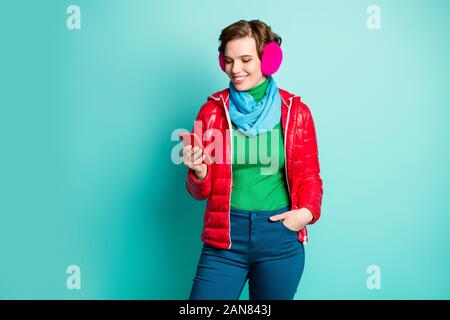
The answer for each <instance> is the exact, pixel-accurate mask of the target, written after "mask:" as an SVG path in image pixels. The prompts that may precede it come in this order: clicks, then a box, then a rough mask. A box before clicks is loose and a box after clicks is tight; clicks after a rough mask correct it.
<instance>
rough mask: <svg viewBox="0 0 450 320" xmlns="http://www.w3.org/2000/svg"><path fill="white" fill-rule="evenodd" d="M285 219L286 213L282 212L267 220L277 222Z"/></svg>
mask: <svg viewBox="0 0 450 320" xmlns="http://www.w3.org/2000/svg"><path fill="white" fill-rule="evenodd" d="M286 217H287V212H284V213H280V214H276V215H274V216H271V217H270V218H269V219H270V220H271V221H278V220H281V219H284V218H286Z"/></svg>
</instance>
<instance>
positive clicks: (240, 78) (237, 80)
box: [233, 76, 248, 84]
mask: <svg viewBox="0 0 450 320" xmlns="http://www.w3.org/2000/svg"><path fill="white" fill-rule="evenodd" d="M247 78H248V76H239V77H233V82H234V83H236V84H239V83H242V82H244V81H245V79H247Z"/></svg>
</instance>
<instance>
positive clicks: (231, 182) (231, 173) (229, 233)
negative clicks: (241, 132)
mask: <svg viewBox="0 0 450 320" xmlns="http://www.w3.org/2000/svg"><path fill="white" fill-rule="evenodd" d="M220 97H221V98H222V102H223V108H224V109H225V114H226V116H227V122H228V129H229V132H230V144H231V150H230V158H231V159H230V161H231V163H230V178H231V179H230V197H229V199H228V201H229V204H228V226H229V229H228V238H229V239H230V246H229V247H228V249H230V248H231V217H230V216H231V213H230V210H231V190H232V186H233V129H232V126H231V119H230V115H229V114H228V110H227V105H226V102H225V100H224V99H223V96H222V95H221V96H220ZM225 150H226V148H225Z"/></svg>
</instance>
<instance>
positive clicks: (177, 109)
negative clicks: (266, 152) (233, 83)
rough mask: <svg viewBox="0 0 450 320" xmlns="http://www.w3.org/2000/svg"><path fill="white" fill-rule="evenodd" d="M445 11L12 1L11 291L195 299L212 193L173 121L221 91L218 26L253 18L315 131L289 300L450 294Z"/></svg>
mask: <svg viewBox="0 0 450 320" xmlns="http://www.w3.org/2000/svg"><path fill="white" fill-rule="evenodd" d="M70 4H76V5H79V6H80V8H81V30H73V31H71V30H68V29H67V28H66V19H67V17H68V14H67V13H66V8H67V7H68V6H69V5H70ZM372 4H376V5H378V6H379V7H380V8H381V17H382V28H381V30H368V29H367V27H366V20H367V13H366V9H367V7H368V6H369V5H372ZM449 15H450V2H449V1H444V0H443V1H437V0H435V1H425V0H424V1H406V0H396V1H385V0H377V1H376V2H372V1H363V0H359V1H356V0H353V1H352V0H345V1H331V0H330V1H314V2H311V1H299V0H291V1H260V0H259V1H253V0H249V1H246V2H242V1H236V0H228V1H206V0H205V1H200V0H196V1H174V0H172V1H160V2H156V1H143V0H142V1H138V0H130V1H125V0H123V1H106V0H101V1H100V0H95V1H92V0H89V1H87V0H76V1H62V0H61V1H7V2H6V1H4V3H3V5H2V9H1V10H0V33H1V39H2V44H1V52H0V55H1V56H0V57H1V59H0V67H1V71H0V79H1V89H0V107H1V109H0V110H1V115H0V141H1V150H0V152H1V153H0V155H1V157H0V197H1V199H0V254H1V262H0V298H2V299H186V298H187V296H188V294H189V290H190V287H191V284H192V279H193V277H194V274H195V268H196V265H197V262H198V258H199V254H200V249H201V245H202V243H201V241H200V234H201V228H202V223H203V210H204V206H205V204H206V202H198V201H195V200H194V199H193V198H191V197H190V196H189V194H188V193H187V191H186V188H185V178H186V172H187V171H186V168H185V167H183V166H182V165H175V164H174V163H172V161H171V152H172V148H173V147H174V146H175V145H176V142H175V141H172V139H171V134H172V132H173V131H174V130H175V129H177V128H185V129H190V128H191V126H192V124H193V119H194V117H195V115H196V113H197V111H198V109H199V107H200V106H201V105H202V104H203V103H204V102H205V101H206V98H207V96H208V95H209V94H211V93H213V92H216V91H219V90H221V89H223V88H225V87H227V86H228V78H227V76H226V75H225V74H224V73H223V72H222V71H221V70H220V68H219V67H218V63H217V47H218V36H219V33H220V31H221V30H222V29H223V28H224V27H225V26H227V25H229V24H230V23H232V22H234V21H236V20H239V19H256V18H258V19H261V20H263V21H265V22H267V23H268V24H269V25H271V26H272V28H273V29H274V31H275V32H277V33H279V34H280V35H281V36H282V37H283V44H282V47H283V50H284V61H283V65H282V67H281V69H280V71H279V72H278V73H277V74H276V75H275V76H274V77H275V80H276V81H277V83H278V85H279V86H280V87H281V88H283V89H285V90H288V91H291V92H294V93H296V94H298V95H300V96H302V100H303V101H304V102H305V103H306V104H308V106H309V107H310V108H311V111H312V113H313V117H314V120H315V123H316V130H317V138H318V142H319V156H320V165H321V170H322V171H321V175H322V179H323V181H324V198H323V206H322V218H321V220H319V222H317V224H315V225H313V226H311V227H310V228H309V236H310V243H309V244H308V245H307V247H306V266H305V272H304V274H303V278H302V281H301V283H300V286H299V290H298V292H297V295H296V297H295V298H296V299H448V298H450V287H449V284H450V274H449V270H450V253H449V252H450V250H449V244H450V233H449V225H450V214H449V213H450V200H449V199H448V192H449V180H450V170H449V162H450V149H449V146H448V139H449V137H450V130H449V129H448V126H447V125H448V120H449V116H450V111H449V105H450V104H449V102H450V98H449V95H448V91H449V80H450V76H449V74H450V62H449V59H448V56H449V41H448V39H449V38H450V22H449V21H450V20H449V19H448V17H449ZM72 264H74V265H78V266H80V268H81V290H69V289H67V288H66V279H67V277H68V274H66V268H67V267H68V266H69V265H72ZM369 265H378V266H379V267H380V269H381V289H380V290H369V289H368V288H367V286H366V280H367V278H368V277H369V275H368V274H367V273H366V269H367V267H368V266H369ZM241 299H248V292H247V285H246V286H245V288H244V291H243V293H242V296H241Z"/></svg>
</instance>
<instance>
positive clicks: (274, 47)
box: [219, 41, 283, 76]
mask: <svg viewBox="0 0 450 320" xmlns="http://www.w3.org/2000/svg"><path fill="white" fill-rule="evenodd" d="M281 61H283V51H282V50H281V47H280V46H279V45H278V43H276V42H275V41H272V42H269V43H268V44H266V45H265V46H264V49H263V53H262V56H261V72H262V73H263V74H264V75H265V76H270V75H272V74H274V73H275V72H277V71H278V69H279V68H280V66H281ZM219 65H220V68H221V69H222V71H225V59H224V57H223V54H222V52H219Z"/></svg>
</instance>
